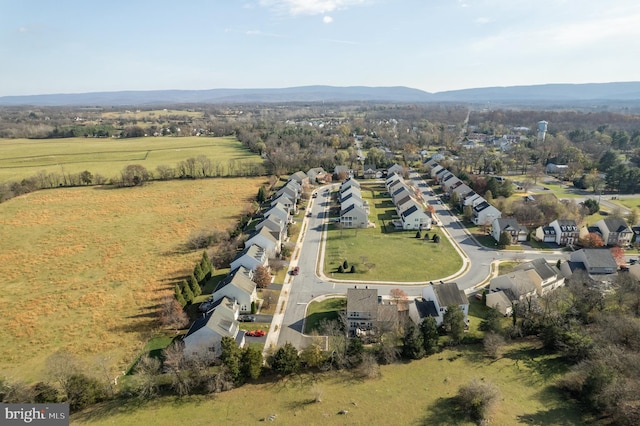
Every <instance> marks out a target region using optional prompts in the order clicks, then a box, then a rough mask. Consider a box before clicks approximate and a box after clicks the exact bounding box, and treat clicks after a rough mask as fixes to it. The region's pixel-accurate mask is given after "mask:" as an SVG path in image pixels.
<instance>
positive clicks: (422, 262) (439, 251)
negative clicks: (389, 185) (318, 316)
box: [324, 186, 462, 282]
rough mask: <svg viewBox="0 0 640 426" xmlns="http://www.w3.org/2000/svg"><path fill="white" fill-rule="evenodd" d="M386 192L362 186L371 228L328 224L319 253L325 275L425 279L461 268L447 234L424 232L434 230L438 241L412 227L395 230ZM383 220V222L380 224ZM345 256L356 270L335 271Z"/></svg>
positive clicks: (395, 279)
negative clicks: (419, 237)
mask: <svg viewBox="0 0 640 426" xmlns="http://www.w3.org/2000/svg"><path fill="white" fill-rule="evenodd" d="M384 193H385V191H384V190H380V189H374V190H366V187H364V186H363V188H362V198H363V199H364V200H368V201H369V205H370V209H371V213H370V214H369V220H370V221H372V222H375V223H376V227H375V228H368V229H338V228H337V227H336V225H335V224H331V225H329V230H328V232H327V244H326V248H325V257H324V259H325V260H324V272H325V274H326V275H327V276H331V274H332V273H333V277H334V278H337V279H344V280H367V281H369V280H371V281H400V282H424V281H430V280H436V279H440V278H443V277H446V276H449V275H451V274H453V273H455V272H456V271H458V270H459V269H460V268H461V267H462V259H461V258H460V256H459V255H458V253H457V252H456V251H455V249H454V248H453V246H452V245H451V243H450V242H449V240H448V238H447V237H446V236H445V235H444V233H442V232H441V231H440V230H439V229H438V228H437V227H435V228H434V229H432V230H430V231H423V232H422V234H423V235H424V233H425V232H427V233H428V234H429V236H430V237H432V236H433V235H434V233H437V234H438V235H440V237H441V240H440V243H439V244H436V243H433V242H431V241H425V240H424V239H418V238H415V237H416V231H396V230H394V229H393V225H391V224H390V220H391V219H392V217H393V215H394V214H395V210H394V207H393V203H392V202H391V199H390V198H389V197H388V196H385V195H384ZM385 224H386V226H385ZM345 259H346V260H347V261H348V263H349V265H356V273H353V274H352V273H344V274H340V273H338V272H337V270H338V267H339V265H340V264H342V263H343V262H344V260H345Z"/></svg>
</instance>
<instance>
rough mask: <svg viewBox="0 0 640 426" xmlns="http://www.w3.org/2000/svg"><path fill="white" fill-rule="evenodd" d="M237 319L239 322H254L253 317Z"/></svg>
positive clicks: (247, 316)
mask: <svg viewBox="0 0 640 426" xmlns="http://www.w3.org/2000/svg"><path fill="white" fill-rule="evenodd" d="M238 319H239V320H240V322H256V317H254V316H253V315H241V316H240V318H238Z"/></svg>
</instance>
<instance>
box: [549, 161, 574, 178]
mask: <svg viewBox="0 0 640 426" xmlns="http://www.w3.org/2000/svg"><path fill="white" fill-rule="evenodd" d="M567 171H569V166H568V165H566V164H554V163H549V164H547V173H548V174H550V175H558V176H564V175H565V174H566V173H567Z"/></svg>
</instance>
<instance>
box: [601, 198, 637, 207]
mask: <svg viewBox="0 0 640 426" xmlns="http://www.w3.org/2000/svg"><path fill="white" fill-rule="evenodd" d="M607 201H611V202H612V203H615V204H618V205H621V206H624V207H626V208H628V209H640V197H637V198H636V197H633V198H618V199H616V200H607Z"/></svg>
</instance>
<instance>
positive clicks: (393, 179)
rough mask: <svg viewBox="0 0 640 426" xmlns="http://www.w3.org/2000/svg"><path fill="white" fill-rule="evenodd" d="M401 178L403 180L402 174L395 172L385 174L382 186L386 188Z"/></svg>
mask: <svg viewBox="0 0 640 426" xmlns="http://www.w3.org/2000/svg"><path fill="white" fill-rule="evenodd" d="M401 180H403V179H402V176H400V175H399V174H397V173H391V174H389V175H387V178H386V179H385V181H384V186H385V187H386V188H387V189H388V188H389V185H391V184H392V183H394V182H397V181H401Z"/></svg>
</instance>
